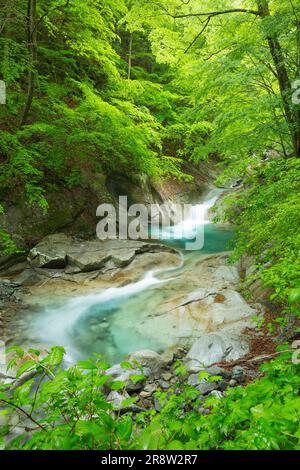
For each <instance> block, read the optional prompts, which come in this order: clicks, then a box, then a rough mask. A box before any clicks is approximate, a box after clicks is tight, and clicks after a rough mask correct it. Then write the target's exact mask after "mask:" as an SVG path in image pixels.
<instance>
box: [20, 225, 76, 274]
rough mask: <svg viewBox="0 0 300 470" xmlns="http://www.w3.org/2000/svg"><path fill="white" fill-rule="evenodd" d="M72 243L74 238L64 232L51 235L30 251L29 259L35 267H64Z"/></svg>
mask: <svg viewBox="0 0 300 470" xmlns="http://www.w3.org/2000/svg"><path fill="white" fill-rule="evenodd" d="M71 244H72V238H71V237H69V236H67V235H64V234H63V233H58V234H55V235H49V236H48V237H46V238H44V239H43V240H42V241H41V242H40V243H39V244H38V245H36V246H35V247H34V248H33V249H32V250H31V251H30V253H29V255H28V261H29V263H30V264H31V266H33V267H38V268H54V269H63V268H65V267H66V257H67V252H68V250H69V248H70V246H71Z"/></svg>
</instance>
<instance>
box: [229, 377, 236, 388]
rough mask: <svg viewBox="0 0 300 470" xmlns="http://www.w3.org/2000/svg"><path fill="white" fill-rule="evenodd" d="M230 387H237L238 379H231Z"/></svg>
mask: <svg viewBox="0 0 300 470" xmlns="http://www.w3.org/2000/svg"><path fill="white" fill-rule="evenodd" d="M229 385H230V387H235V386H236V385H237V381H236V380H234V379H231V380H230V382H229Z"/></svg>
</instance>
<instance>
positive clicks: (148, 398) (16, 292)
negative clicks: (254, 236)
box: [0, 234, 264, 412]
mask: <svg viewBox="0 0 300 470" xmlns="http://www.w3.org/2000/svg"><path fill="white" fill-rule="evenodd" d="M228 258H229V253H228V252H221V253H206V254H201V255H199V254H197V256H195V254H194V253H192V254H186V255H184V256H183V255H181V256H180V253H178V252H177V251H176V250H175V249H173V248H171V247H169V246H166V245H162V244H160V243H154V244H153V243H143V242H138V241H121V240H114V241H107V242H100V241H96V240H94V241H79V240H74V239H72V238H71V237H69V236H66V235H63V234H56V235H53V236H49V237H46V238H45V239H44V240H42V242H41V243H40V244H38V245H37V246H36V247H35V248H34V249H32V250H31V252H30V253H29V256H28V258H27V260H26V261H22V262H21V263H17V264H13V265H12V266H10V267H9V268H5V269H4V270H3V271H2V280H1V281H0V302H1V319H0V322H1V323H0V325H1V327H2V331H1V337H2V338H3V339H4V340H5V341H6V342H7V344H12V343H21V344H24V345H25V346H26V345H30V344H32V343H33V344H34V345H35V346H39V347H41V348H47V346H48V345H47V344H46V342H45V341H44V342H42V341H41V340H40V337H39V336H37V337H36V338H34V334H33V335H32V336H31V337H30V334H28V333H29V332H30V330H31V322H32V324H34V319H35V316H36V315H38V316H39V318H42V315H41V311H42V310H43V308H44V303H45V302H46V301H47V299H49V298H50V299H55V300H56V301H57V299H60V300H61V302H62V303H66V302H67V299H70V298H71V299H72V302H73V304H72V305H73V309H75V310H76V305H77V304H78V302H79V301H81V300H82V298H84V299H86V300H87V301H89V299H91V298H94V297H95V296H97V295H98V296H99V292H100V295H102V294H101V293H103V292H105V291H107V289H115V291H114V295H115V296H118V295H119V293H120V292H123V291H122V289H125V290H126V289H127V287H128V286H132V285H134V286H137V290H136V291H134V292H133V294H132V296H131V295H129V300H128V299H127V300H126V302H129V303H127V304H126V303H125V304H126V305H127V307H126V310H125V311H124V310H122V309H121V310H120V312H119V313H117V314H114V315H116V316H115V319H114V328H117V330H116V331H121V332H122V331H123V332H126V331H127V330H126V328H127V327H128V323H129V325H130V328H131V330H132V331H131V334H132V335H133V336H134V334H135V335H139V337H140V338H144V339H145V344H149V340H151V341H152V342H150V344H155V345H156V344H157V345H158V346H157V348H156V350H149V349H145V348H142V349H141V350H140V351H135V350H134V349H131V346H130V338H128V340H129V341H128V342H129V345H128V347H127V350H126V349H125V350H124V352H126V353H128V354H127V360H128V361H129V362H131V363H132V364H133V366H132V367H133V368H132V369H123V368H122V367H121V365H120V364H117V365H115V366H113V367H112V368H111V369H109V370H108V371H107V373H108V374H109V375H111V376H112V378H113V379H114V380H121V381H124V382H126V383H127V386H126V390H125V391H124V392H123V393H122V394H120V393H119V392H110V394H109V397H108V398H109V400H111V401H112V402H113V403H114V404H115V407H116V408H118V407H119V408H120V407H122V401H123V400H124V399H126V397H127V398H128V394H129V395H135V396H136V397H137V401H136V404H135V405H132V407H133V408H132V410H133V411H134V410H135V411H139V410H143V409H147V408H151V407H152V408H153V407H154V408H156V409H157V410H158V409H159V407H160V404H159V402H158V400H157V398H156V394H155V392H157V391H159V390H162V391H166V390H168V389H170V388H174V387H177V389H178V390H180V381H181V380H184V382H186V381H187V382H188V383H189V384H190V385H193V386H195V387H196V388H197V390H198V391H199V395H201V396H203V397H204V396H207V395H210V394H212V395H213V396H216V397H221V396H222V394H223V393H224V392H225V390H226V389H227V388H228V387H231V386H235V385H237V384H240V383H244V382H245V381H247V380H248V379H249V374H250V376H251V378H253V375H254V376H255V372H253V370H252V371H251V370H250V371H249V370H246V369H241V367H240V366H238V365H237V366H233V367H230V364H232V363H233V361H238V360H239V359H240V358H243V357H245V356H247V354H249V352H250V348H251V344H250V343H251V338H252V337H253V334H256V330H255V326H256V325H255V324H254V322H253V320H252V319H253V316H257V315H263V311H264V309H263V306H262V305H261V304H251V305H249V304H248V303H247V302H246V301H245V299H244V298H243V297H242V295H241V293H240V292H239V287H240V271H239V266H237V265H230V264H228ZM147 272H148V273H149V272H151V273H152V278H153V279H154V280H156V281H157V282H152V283H151V282H150V284H149V286H148V285H147V286H146V287H145V286H143V284H139V283H141V282H142V281H141V280H143V278H144V276H145V273H147ZM153 273H154V274H153ZM126 292H127V290H126ZM83 295H84V296H85V297H83ZM137 295H142V297H141V299H142V301H143V295H147V296H148V297H146V298H145V299H146V301H145V303H144V307H143V308H142V307H141V308H140V310H139V316H137V315H136V311H134V309H133V310H132V311H130V309H129V307H130V305H131V307H132V306H133V302H134V299H135V298H136V297H135V296H137ZM93 296H94V297H93ZM126 298H127V297H126ZM97 299H98V300H97ZM101 299H102V297H100V300H101ZM100 300H99V298H98V297H96V299H95V302H96V303H97V302H100ZM48 301H49V300H48ZM127 308H128V311H127ZM75 310H73V314H74V312H75ZM125 312H127V314H125ZM64 314H65V313H64V310H63V309H62V310H61V312H60V313H59V317H60V319H61V322H62V325H63V324H65V325H66V324H67V323H68V318H69V317H67V316H65V317H64ZM69 316H70V314H69ZM71 317H72V315H71ZM50 321H52V323H54V326H55V328H56V330H55V331H56V332H57V336H58V338H59V332H58V325H57V323H55V322H56V321H58V317H57V316H56V317H52V320H51V317H50ZM24 322H25V326H24ZM93 322H94V325H95V327H94V331H95V332H96V333H95V336H93V335H92V334H91V331H92V330H93V328H91V331H90V330H88V332H89V334H90V336H89V339H90V341H91V342H94V345H97V344H99V342H98V343H97V341H96V339H95V338H96V337H97V335H98V337H99V334H100V333H99V331H100V329H101V328H102V330H101V331H102V336H101V335H100V336H101V338H100V339H101V341H103V338H104V337H103V325H102V323H101V322H102V319H101V321H100V320H99V321H97V315H96V316H94V317H93ZM105 322H106V329H110V328H112V323H107V319H105ZM105 322H104V323H105ZM116 323H117V325H116ZM39 325H43V323H39ZM78 325H79V327H80V328H82V323H80V322H79V323H78ZM73 326H74V325H73ZM44 328H45V329H46V331H45V332H46V334H47V333H49V331H50V330H47V323H45V326H44ZM99 328H100V329H99ZM249 331H252V333H251V334H250V335H249ZM247 332H248V333H247ZM146 339H147V341H148V342H147V341H146ZM117 340H118V335H117V336H116V338H115V341H117ZM51 344H53V343H51ZM51 344H49V346H51ZM60 344H61V343H60ZM76 344H77V346H78V344H80V342H77V343H76ZM62 345H63V346H66V347H67V346H68V345H65V344H63V343H62ZM93 347H94V346H93ZM67 349H68V348H67ZM95 350H96V352H98V351H97V348H95ZM125 355H126V354H124V356H125ZM178 360H180V361H181V363H182V364H183V366H184V369H185V371H186V375H185V376H184V379H181V378H180V377H179V376H178V374H177V366H178ZM136 363H139V364H142V366H143V367H144V375H145V378H144V379H143V380H142V381H140V382H137V383H135V382H133V381H132V380H131V379H130V377H131V376H132V375H136V374H137V373H140V372H139V370H138V369H136V366H134V364H136ZM216 363H218V364H219V363H221V364H225V367H220V366H216V365H215V364H216ZM226 363H227V364H228V367H226ZM200 372H205V373H206V376H205V378H203V377H202V378H201V375H199V373H200ZM207 374H209V375H212V376H217V377H218V378H217V379H216V380H213V381H211V380H208V379H207ZM203 412H205V411H203Z"/></svg>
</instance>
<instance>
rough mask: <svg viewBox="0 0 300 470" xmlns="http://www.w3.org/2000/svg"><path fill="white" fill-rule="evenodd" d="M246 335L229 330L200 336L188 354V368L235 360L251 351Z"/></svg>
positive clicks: (194, 369) (201, 367) (193, 369)
mask: <svg viewBox="0 0 300 470" xmlns="http://www.w3.org/2000/svg"><path fill="white" fill-rule="evenodd" d="M249 350H250V347H249V342H248V340H247V337H246V336H242V335H236V334H234V333H232V332H228V331H220V332H218V333H209V334H204V335H202V336H200V338H198V339H197V340H196V341H195V342H194V344H193V346H192V347H191V349H190V351H189V352H188V354H187V356H186V361H187V368H188V370H190V371H196V370H197V368H198V370H199V371H200V370H201V369H203V366H204V367H205V366H206V367H208V366H211V365H212V364H215V363H218V362H222V361H228V362H230V361H235V360H237V359H240V358H241V357H243V356H245V355H246V354H248V353H249Z"/></svg>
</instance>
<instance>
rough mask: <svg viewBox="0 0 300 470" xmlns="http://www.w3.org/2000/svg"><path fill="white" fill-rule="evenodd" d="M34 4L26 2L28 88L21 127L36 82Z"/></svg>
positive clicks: (30, 0)
mask: <svg viewBox="0 0 300 470" xmlns="http://www.w3.org/2000/svg"><path fill="white" fill-rule="evenodd" d="M36 2H37V0H28V3H27V18H26V22H27V48H28V87H27V98H26V102H25V106H24V110H23V114H22V118H21V126H24V125H25V124H26V122H27V119H28V115H29V112H30V108H31V105H32V100H33V95H34V88H35V81H36V61H37V30H36V26H37V22H36Z"/></svg>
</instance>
